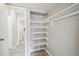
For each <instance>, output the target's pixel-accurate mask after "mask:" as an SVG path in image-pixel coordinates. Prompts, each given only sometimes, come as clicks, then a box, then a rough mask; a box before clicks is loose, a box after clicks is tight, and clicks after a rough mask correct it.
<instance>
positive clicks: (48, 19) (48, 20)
mask: <svg viewBox="0 0 79 59" xmlns="http://www.w3.org/2000/svg"><path fill="white" fill-rule="evenodd" d="M76 5H78V3H76V4H73V5H71V6H69V7H67V8H65V9H63V10H61V11H59V12H57V13H56V14H54V15H51V16H49V17H48V18H46V20H47V22H50V19H52V18H53V17H55V16H57V15H58V14H59V15H60V14H62V13H63V12H64V13H65V11H67V10H69V9H71V8H73V7H74V6H76Z"/></svg>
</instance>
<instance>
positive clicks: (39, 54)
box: [31, 50, 49, 56]
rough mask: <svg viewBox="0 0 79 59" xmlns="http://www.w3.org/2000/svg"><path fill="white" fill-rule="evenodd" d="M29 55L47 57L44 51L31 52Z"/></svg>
mask: <svg viewBox="0 0 79 59" xmlns="http://www.w3.org/2000/svg"><path fill="white" fill-rule="evenodd" d="M31 55H32V56H49V55H48V53H47V52H46V51H45V50H40V51H35V52H32V53H31Z"/></svg>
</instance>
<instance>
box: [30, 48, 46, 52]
mask: <svg viewBox="0 0 79 59" xmlns="http://www.w3.org/2000/svg"><path fill="white" fill-rule="evenodd" d="M39 50H45V48H38V49H34V50H33V49H32V50H31V51H30V52H34V51H39Z"/></svg>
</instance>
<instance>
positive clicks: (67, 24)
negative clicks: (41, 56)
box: [47, 15, 79, 56]
mask: <svg viewBox="0 0 79 59" xmlns="http://www.w3.org/2000/svg"><path fill="white" fill-rule="evenodd" d="M47 43H48V46H47V49H48V51H49V52H51V54H52V55H55V56H77V55H78V56H79V15H75V16H72V17H68V18H65V19H62V20H60V21H56V22H54V25H53V26H51V25H50V24H49V26H48V41H47Z"/></svg>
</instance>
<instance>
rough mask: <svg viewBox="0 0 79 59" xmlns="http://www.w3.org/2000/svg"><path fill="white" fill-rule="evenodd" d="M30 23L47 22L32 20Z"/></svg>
mask: <svg viewBox="0 0 79 59" xmlns="http://www.w3.org/2000/svg"><path fill="white" fill-rule="evenodd" d="M30 23H46V22H43V21H31V22H30Z"/></svg>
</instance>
